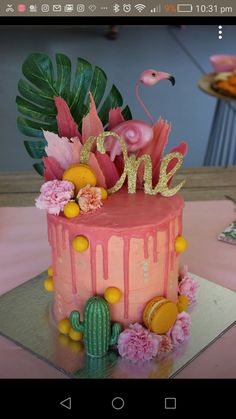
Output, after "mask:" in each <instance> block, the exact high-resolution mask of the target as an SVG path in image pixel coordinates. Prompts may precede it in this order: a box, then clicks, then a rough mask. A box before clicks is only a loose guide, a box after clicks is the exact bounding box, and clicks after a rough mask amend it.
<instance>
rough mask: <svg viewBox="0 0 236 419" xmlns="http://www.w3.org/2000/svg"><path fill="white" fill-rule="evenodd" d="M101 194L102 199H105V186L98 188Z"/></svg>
mask: <svg viewBox="0 0 236 419" xmlns="http://www.w3.org/2000/svg"><path fill="white" fill-rule="evenodd" d="M99 189H100V191H101V194H102V200H105V199H107V190H106V189H105V188H99Z"/></svg>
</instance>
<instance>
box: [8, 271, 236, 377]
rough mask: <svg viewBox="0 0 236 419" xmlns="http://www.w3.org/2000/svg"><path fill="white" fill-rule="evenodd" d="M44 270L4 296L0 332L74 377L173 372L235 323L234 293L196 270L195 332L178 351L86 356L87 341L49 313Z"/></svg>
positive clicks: (193, 312)
mask: <svg viewBox="0 0 236 419" xmlns="http://www.w3.org/2000/svg"><path fill="white" fill-rule="evenodd" d="M46 276H47V274H46V272H43V273H41V274H40V275H38V276H36V277H35V278H33V279H31V280H29V281H27V282H25V283H24V284H22V285H20V286H19V287H17V288H14V289H13V290H11V291H9V292H8V293H6V294H4V295H2V296H1V297H0V333H1V334H2V335H3V336H5V337H7V338H9V339H11V340H12V341H13V342H15V343H16V344H17V345H19V346H21V347H23V348H24V349H26V350H29V351H30V352H31V353H33V354H34V355H36V356H37V357H39V358H41V359H43V360H44V361H45V362H47V363H49V364H50V365H52V366H54V367H55V368H57V369H58V370H60V371H62V372H64V373H65V374H66V375H67V376H69V377H74V378H170V377H174V376H175V375H177V374H178V373H179V372H180V370H182V369H183V368H184V367H185V366H186V365H187V364H189V363H190V362H191V361H192V360H193V359H194V358H196V357H197V356H198V355H199V354H200V353H201V352H202V351H203V350H205V349H206V348H207V347H208V346H209V345H210V344H212V343H213V342H214V341H215V340H216V339H217V338H218V337H219V336H220V335H222V334H223V333H225V332H226V330H228V329H229V328H230V327H232V326H233V324H234V323H235V319H236V293H235V292H233V291H231V290H229V289H227V288H224V287H221V286H219V285H216V284H214V283H213V282H210V281H207V280H206V279H203V278H200V277H198V276H196V275H192V276H193V277H194V279H195V280H196V281H197V282H198V284H199V289H198V296H197V303H196V304H195V307H194V308H193V309H192V311H191V313H190V315H191V319H192V327H191V337H190V339H189V340H188V342H186V343H185V344H183V345H180V346H179V347H178V348H176V350H175V351H173V352H171V353H170V354H168V355H166V356H164V357H163V358H161V359H160V358H159V359H158V358H156V359H154V360H152V361H150V362H145V363H141V364H134V363H131V362H130V361H127V360H124V359H122V358H121V357H119V356H118V355H117V353H116V352H115V351H113V352H112V351H111V352H109V353H108V355H107V356H106V357H104V358H93V357H89V356H86V354H85V350H84V348H83V345H82V344H81V343H79V342H73V341H71V339H69V338H67V337H65V336H63V335H59V334H58V332H57V329H56V327H55V324H53V320H52V317H51V310H50V307H51V301H52V294H50V293H47V292H46V291H45V290H44V288H43V280H44V279H45V278H46Z"/></svg>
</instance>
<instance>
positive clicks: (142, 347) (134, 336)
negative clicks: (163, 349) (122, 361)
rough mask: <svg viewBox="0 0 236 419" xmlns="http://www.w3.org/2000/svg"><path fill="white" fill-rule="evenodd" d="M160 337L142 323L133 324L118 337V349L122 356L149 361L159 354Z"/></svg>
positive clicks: (133, 359)
mask: <svg viewBox="0 0 236 419" xmlns="http://www.w3.org/2000/svg"><path fill="white" fill-rule="evenodd" d="M158 347H159V337H158V335H155V334H154V333H151V332H149V331H148V330H147V329H145V328H144V327H143V326H141V324H139V323H135V324H131V325H130V326H129V328H128V329H125V330H124V331H123V332H122V333H121V334H120V336H119V339H118V351H119V354H120V355H121V356H122V358H126V359H129V360H130V361H133V362H138V361H149V360H150V359H152V358H154V357H155V356H156V355H157V352H158Z"/></svg>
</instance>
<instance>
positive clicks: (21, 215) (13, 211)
mask: <svg viewBox="0 0 236 419" xmlns="http://www.w3.org/2000/svg"><path fill="white" fill-rule="evenodd" d="M235 218H236V213H235V212H234V208H233V205H232V203H231V202H229V201H210V202H187V203H186V209H185V213H184V230H185V231H184V235H185V237H186V238H187V240H188V242H189V248H188V250H187V252H186V253H185V255H184V256H183V260H184V261H185V262H186V263H187V264H188V266H189V270H190V271H191V272H193V273H195V274H197V275H199V276H202V277H204V278H207V279H209V280H211V281H214V282H216V283H218V284H220V285H223V286H225V287H228V288H230V289H232V290H235V291H236V246H233V245H229V244H226V243H222V242H218V241H217V240H216V237H217V235H218V233H219V232H221V231H222V230H223V229H224V228H225V227H226V226H227V225H228V224H230V223H231V222H232V220H233V219H235ZM0 254H1V266H0V294H3V293H5V292H6V291H8V290H10V289H12V288H14V287H16V286H17V285H19V284H21V283H23V282H25V281H27V280H28V279H30V278H32V277H33V276H35V275H37V274H38V273H40V272H42V271H43V270H45V269H46V268H47V266H48V265H49V264H50V250H49V246H48V243H47V232H46V221H45V215H44V214H43V212H41V211H39V210H37V209H36V208H0ZM235 347H236V327H234V328H232V329H231V330H229V331H228V332H227V333H225V334H224V335H223V336H222V337H221V338H220V339H218V340H217V341H216V342H215V343H214V344H213V345H211V346H210V347H209V348H208V349H207V350H206V351H204V352H203V353H202V354H201V355H200V356H199V357H198V358H196V359H195V360H194V361H193V362H192V363H191V364H190V365H189V366H187V367H186V368H184V370H183V371H182V372H181V373H179V374H178V378H200V377H204V378H207V377H209V378H214V377H219V378H225V377H233V378H236V362H235ZM20 377H23V378H37V377H38V378H44V377H45V378H63V377H65V376H64V375H63V374H62V373H61V372H59V371H57V370H56V369H54V368H53V367H51V366H49V365H47V364H46V363H45V362H43V361H41V360H39V359H37V358H36V357H35V356H33V355H32V354H30V353H28V352H27V351H25V350H23V349H21V348H19V347H18V346H16V345H15V344H14V343H12V342H10V341H9V340H7V339H5V338H3V337H0V378H20Z"/></svg>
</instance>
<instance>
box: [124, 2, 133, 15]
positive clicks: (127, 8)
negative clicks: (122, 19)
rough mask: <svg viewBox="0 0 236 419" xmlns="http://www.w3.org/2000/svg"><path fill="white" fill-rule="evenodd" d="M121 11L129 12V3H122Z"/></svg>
mask: <svg viewBox="0 0 236 419" xmlns="http://www.w3.org/2000/svg"><path fill="white" fill-rule="evenodd" d="M123 11H124V12H125V13H129V12H131V4H123Z"/></svg>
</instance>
